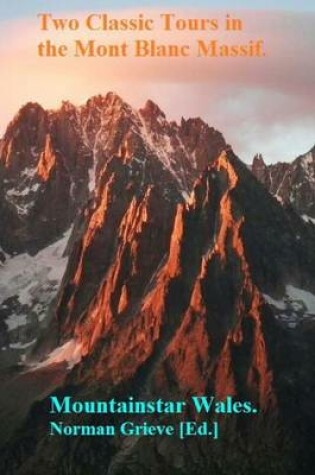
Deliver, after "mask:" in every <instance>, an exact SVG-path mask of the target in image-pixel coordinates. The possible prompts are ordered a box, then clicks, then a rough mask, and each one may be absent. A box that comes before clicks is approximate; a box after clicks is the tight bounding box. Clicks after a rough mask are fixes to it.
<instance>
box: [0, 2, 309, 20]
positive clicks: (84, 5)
mask: <svg viewBox="0 0 315 475" xmlns="http://www.w3.org/2000/svg"><path fill="white" fill-rule="evenodd" d="M143 6H145V7H150V6H151V7H159V8H160V7H161V6H167V7H174V8H175V7H194V8H195V7H206V8H208V9H210V8H221V9H222V8H233V9H239V8H250V9H256V8H257V9H264V10H269V9H276V10H298V11H310V10H312V11H314V10H315V2H314V1H312V0H276V1H275V0H236V1H235V0H234V1H232V0H194V1H193V2H192V1H189V0H161V1H157V0H136V1H135V0H115V1H113V0H110V1H106V0H89V1H87V0H67V1H61V0H45V1H43V0H26V1H20V0H11V1H10V0H9V1H8V0H0V17H1V19H11V18H18V17H24V16H29V15H34V14H35V13H37V12H38V11H42V10H43V9H44V10H46V11H49V10H50V11H53V12H57V11H64V10H68V11H69V10H74V9H75V10H77V9H80V10H89V11H90V10H92V9H95V10H96V9H97V10H102V11H106V10H107V9H114V8H126V7H130V8H140V7H143Z"/></svg>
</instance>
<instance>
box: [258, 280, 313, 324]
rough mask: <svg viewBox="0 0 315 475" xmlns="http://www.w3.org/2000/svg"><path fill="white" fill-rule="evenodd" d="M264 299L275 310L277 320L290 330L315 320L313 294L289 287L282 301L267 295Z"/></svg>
mask: <svg viewBox="0 0 315 475" xmlns="http://www.w3.org/2000/svg"><path fill="white" fill-rule="evenodd" d="M264 299H265V301H266V302H267V303H268V304H269V305H271V307H272V308H273V310H274V313H275V316H276V318H277V319H278V320H279V321H281V322H282V323H283V324H284V325H286V326H288V327H289V328H296V326H297V325H298V324H299V323H301V322H302V321H303V320H305V319H311V320H315V295H314V294H312V293H311V292H308V291H306V290H303V289H299V288H297V287H294V286H293V285H287V286H286V290H285V295H284V296H283V298H282V299H281V300H276V299H274V298H273V297H271V296H270V295H267V294H264Z"/></svg>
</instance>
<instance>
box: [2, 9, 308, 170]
mask: <svg viewBox="0 0 315 475" xmlns="http://www.w3.org/2000/svg"><path fill="white" fill-rule="evenodd" d="M136 13H137V12H135V11H129V12H126V11H124V12H121V15H122V16H132V15H135V14H136ZM176 13H177V16H178V17H182V18H187V17H190V16H194V17H196V11H192V10H182V11H179V10H178V11H177V12H176ZM229 13H230V14H232V13H231V12H229ZM225 14H226V12H225V11H220V12H218V11H213V10H212V11H211V12H209V11H202V10H198V17H205V18H209V17H210V18H213V17H217V18H219V19H220V21H223V19H224V17H225ZM233 14H234V15H235V16H238V17H241V18H242V20H243V22H244V30H243V31H241V32H233V33H224V32H223V31H220V32H219V33H218V32H213V31H212V32H211V31H209V32H205V33H198V34H196V33H192V32H190V33H187V32H185V31H184V32H178V31H177V32H172V33H171V34H166V33H163V34H162V33H161V32H159V31H156V32H155V33H153V34H152V33H143V38H145V37H147V38H150V39H151V38H154V39H155V40H156V41H159V42H160V43H162V42H163V43H168V42H171V43H174V42H175V41H176V42H179V43H184V44H186V43H187V42H189V43H191V44H194V42H195V40H196V39H197V38H202V39H204V40H205V41H210V40H213V39H217V40H219V41H221V42H229V43H234V42H235V43H247V42H248V41H249V40H250V39H253V40H256V39H261V38H263V39H265V49H266V53H267V55H266V57H265V58H263V59H258V58H252V59H249V58H229V59H226V58H222V59H218V58H215V59H214V58H197V57H189V58H173V59H170V58H132V57H128V58H108V57H103V58H72V57H67V58H39V57H38V55H37V47H36V46H37V44H38V43H39V42H40V41H43V40H44V39H45V38H50V39H52V40H53V41H54V42H61V41H62V42H65V43H67V44H69V45H71V44H72V43H73V40H74V39H77V38H78V37H80V38H82V39H83V40H84V39H85V40H88V39H91V38H95V39H96V41H97V42H98V43H104V44H107V45H108V44H112V43H115V42H117V41H121V40H122V38H123V40H126V41H128V42H131V43H132V41H133V40H134V36H133V35H134V34H132V33H129V34H122V33H120V34H117V33H116V34H115V33H109V32H96V33H91V32H90V33H83V32H82V31H80V33H78V32H68V33H60V32H56V33H53V32H42V31H40V30H39V26H38V25H39V23H38V20H37V19H36V20H34V19H32V20H30V19H24V20H20V21H13V22H7V23H2V24H1V25H0V54H1V58H2V71H1V75H0V100H1V116H0V130H2V131H3V130H4V128H5V125H6V124H7V122H8V121H9V120H10V119H11V118H12V116H13V115H14V114H15V113H16V111H17V110H18V109H19V107H20V106H21V105H22V104H23V103H25V102H27V101H29V100H32V101H38V102H40V103H41V104H43V105H44V106H45V107H50V108H51V107H53V108H55V107H58V105H59V103H60V101H61V100H62V99H69V100H71V101H72V102H74V103H76V104H79V103H82V102H84V101H85V100H86V99H87V98H88V97H89V96H91V95H95V94H98V93H106V92H107V91H108V90H115V91H117V92H118V93H119V94H121V95H122V96H123V97H124V98H125V100H127V101H128V102H130V103H131V104H132V105H134V106H135V107H140V106H141V105H142V104H143V103H144V102H145V100H146V99H147V98H148V97H150V98H152V99H153V100H155V101H156V102H158V103H159V105H160V106H161V107H162V108H163V109H164V110H165V111H166V113H167V114H168V116H169V118H171V119H176V120H178V119H179V118H180V117H181V116H186V117H187V116H201V117H203V118H204V119H206V120H207V121H208V122H209V123H210V124H211V125H213V126H214V127H216V128H218V129H220V130H221V131H222V132H223V133H224V135H225V136H226V138H227V140H228V141H229V142H230V143H231V145H232V146H233V148H234V149H235V150H236V152H237V153H238V154H239V155H240V156H241V157H242V158H243V159H245V160H250V159H251V158H252V155H253V154H254V153H256V152H262V153H263V154H264V155H265V156H266V159H267V160H269V161H275V160H278V159H281V160H290V159H292V158H294V156H296V155H298V154H299V153H302V152H304V151H306V150H307V149H308V148H310V147H311V146H312V145H313V143H314V126H315V119H314V111H313V107H312V101H311V97H312V94H313V88H314V83H315V71H314V59H315V57H314V56H315V53H314V51H315V39H314V38H315V37H314V34H313V25H314V19H315V15H314V14H312V13H308V14H302V13H292V12H291V13H289V12H275V11H274V12H270V11H269V12H262V11H259V12H255V11H242V12H233ZM69 15H71V17H74V16H78V15H80V16H81V18H84V17H85V14H84V13H82V12H81V13H79V14H74V13H71V14H69ZM112 15H114V13H113V14H112ZM115 15H116V16H117V15H118V13H117V12H115ZM146 15H147V16H148V17H151V16H152V17H155V18H156V17H157V15H158V13H157V12H156V11H154V10H146ZM64 16H66V14H64ZM141 35H142V34H141ZM138 36H139V33H138Z"/></svg>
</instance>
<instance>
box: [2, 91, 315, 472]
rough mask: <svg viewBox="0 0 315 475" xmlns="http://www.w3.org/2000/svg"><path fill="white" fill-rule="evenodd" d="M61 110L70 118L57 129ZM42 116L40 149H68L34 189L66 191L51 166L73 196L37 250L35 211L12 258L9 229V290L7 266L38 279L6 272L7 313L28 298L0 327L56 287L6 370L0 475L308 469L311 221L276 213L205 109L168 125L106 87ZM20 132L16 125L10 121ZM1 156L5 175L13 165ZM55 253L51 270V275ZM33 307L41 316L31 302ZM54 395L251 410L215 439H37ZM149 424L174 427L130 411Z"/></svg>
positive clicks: (39, 171)
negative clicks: (203, 116) (229, 402)
mask: <svg viewBox="0 0 315 475" xmlns="http://www.w3.org/2000/svg"><path fill="white" fill-rule="evenodd" d="M32 107H33V106H32ZM64 110H66V111H67V114H68V115H67V117H68V118H67V120H66V121H65V123H63V122H62V124H63V125H62V126H60V128H59V129H58V127H57V126H56V124H57V123H59V121H60V120H61V119H60V115H61V116H62V115H63V112H62V111H64ZM44 114H46V116H45V117H47V118H46V119H45V120H46V121H47V124H48V125H47V127H48V129H47V130H52V131H54V134H52V137H51V139H48V142H49V143H50V144H57V143H58V144H60V145H58V146H57V145H49V147H48V149H49V150H50V152H49V153H48V152H47V153H46V148H47V139H46V140H45V141H43V145H42V146H43V150H42V151H41V152H40V153H39V155H38V156H37V162H36V164H34V166H33V168H35V166H36V173H35V175H34V176H35V177H36V179H37V180H39V181H40V180H41V178H40V177H41V176H42V175H43V174H44V176H46V177H47V182H48V183H51V185H49V186H48V185H45V183H47V182H46V181H45V182H42V181H40V183H41V186H44V190H46V189H49V190H52V189H53V190H55V191H56V187H57V188H58V186H59V185H60V186H62V187H65V188H66V189H67V190H68V191H69V189H68V188H67V181H64V182H61V181H57V182H56V181H55V180H56V176H57V175H58V173H57V171H56V174H51V172H50V170H53V169H55V167H57V168H58V166H60V167H61V168H60V169H64V170H67V173H68V175H67V176H68V177H69V182H70V181H71V180H72V183H73V187H72V188H73V190H77V191H75V196H77V199H75V200H72V199H71V196H74V195H71V193H70V191H69V194H68V195H67V196H68V200H64V204H65V208H67V213H61V215H60V213H59V211H58V207H56V208H55V207H52V212H55V213H56V214H55V218H56V221H57V222H58V226H59V225H60V227H58V232H57V227H56V226H55V228H54V230H55V234H54V235H53V232H52V230H51V232H50V236H49V238H48V237H46V235H42V236H41V237H40V240H38V241H37V242H38V243H39V242H41V245H40V248H39V244H38V249H34V247H32V246H30V245H29V242H30V241H29V240H28V239H26V238H25V236H26V234H27V232H28V233H29V235H30V234H31V232H33V230H34V229H37V231H36V232H40V231H39V230H40V227H37V228H35V225H34V226H31V225H29V227H27V223H28V222H29V220H31V219H32V220H35V221H36V220H39V216H38V215H32V213H31V212H27V213H25V215H23V222H24V224H25V223H26V224H25V226H26V229H27V231H25V234H23V236H22V234H21V233H17V240H16V241H15V242H14V245H15V246H16V249H15V251H14V252H15V253H16V252H17V254H13V255H10V254H9V252H10V249H9V248H8V245H7V242H8V241H7V240H6V238H5V235H4V234H3V237H2V241H1V246H2V249H3V256H4V257H3V260H4V262H3V265H2V268H0V279H1V281H0V282H1V284H2V285H3V283H4V282H7V279H8V274H5V272H6V270H7V269H12V268H15V269H20V268H21V267H22V266H23V268H24V269H25V268H27V271H29V274H28V275H29V276H28V279H30V281H29V282H30V283H29V284H28V285H27V284H26V283H25V282H24V283H23V284H21V282H22V281H21V276H20V274H21V273H19V272H18V271H16V274H14V273H12V271H10V272H9V274H10V276H11V280H12V284H11V285H10V286H7V287H8V288H10V289H13V290H12V292H14V293H15V294H14V295H15V299H13V300H14V301H15V305H16V301H18V303H19V305H20V306H21V305H23V304H24V305H26V303H25V301H28V306H27V307H23V309H21V308H19V311H20V312H22V310H23V312H24V314H22V313H19V314H18V317H17V316H15V317H13V316H12V315H11V317H6V319H5V322H7V321H8V318H11V321H15V320H14V318H15V319H18V320H22V317H21V316H22V315H24V319H26V320H27V319H28V318H29V315H30V308H31V307H32V305H34V304H35V300H36V298H37V299H38V296H37V294H38V293H40V292H38V291H39V287H38V286H39V284H40V282H41V279H42V278H43V282H47V279H48V283H49V282H50V284H49V286H48V287H49V288H50V294H49V295H50V301H49V305H48V304H47V306H46V309H45V308H43V307H42V308H41V312H42V314H43V315H45V316H44V317H43V321H44V324H43V327H44V328H43V329H41V330H40V331H38V326H37V334H36V338H35V340H36V341H35V342H34V343H33V344H32V345H30V349H29V350H28V351H27V352H26V353H25V352H24V354H23V356H24V359H25V363H24V366H23V371H22V372H21V371H18V370H17V369H14V371H13V370H12V369H10V365H9V364H8V363H7V364H6V372H5V375H6V376H5V377H4V385H3V389H2V396H1V398H0V401H1V402H2V404H3V406H4V411H5V414H4V415H2V427H4V428H5V432H4V433H3V434H2V437H1V439H2V443H3V448H2V453H1V464H0V467H1V470H2V472H3V473H8V474H11V473H12V474H18V475H22V474H23V475H26V474H32V475H33V474H37V473H38V474H39V473H42V471H43V469H44V470H45V473H46V474H47V475H50V474H51V475H53V474H58V475H59V474H60V475H61V474H62V475H65V474H70V473H71V474H78V475H79V474H86V473H95V474H96V475H97V474H108V475H122V474H149V473H150V474H159V473H168V474H173V473H174V474H175V473H176V474H178V475H179V474H183V475H184V474H187V475H188V474H191V475H192V474H195V475H197V474H203V473H215V474H216V475H220V474H227V475H229V474H232V473H233V474H234V473H239V474H242V475H249V474H252V473H257V474H261V475H263V474H268V475H273V474H277V475H278V474H281V475H288V474H296V473H297V470H298V473H301V474H303V475H307V474H310V473H312V469H313V462H314V460H313V458H312V457H313V451H312V438H311V437H310V436H309V434H313V433H314V428H315V419H314V414H315V407H314V402H313V398H312V397H311V394H312V391H313V390H315V388H314V381H315V378H314V364H313V363H314V357H315V354H314V339H315V323H314V319H315V305H314V302H315V276H314V271H313V269H314V265H315V248H314V242H315V228H314V226H313V224H312V223H309V222H306V221H305V220H303V219H302V218H301V217H300V216H299V214H298V213H297V212H296V211H295V210H294V208H292V207H284V206H282V204H281V203H280V202H279V200H278V199H276V198H274V197H273V196H272V194H270V193H269V191H268V189H267V188H266V187H265V186H263V185H262V184H261V183H260V182H259V181H258V180H257V179H256V178H255V176H254V174H253V173H251V171H250V170H249V169H248V167H246V166H245V165H244V164H243V163H242V162H241V161H240V159H239V158H238V157H236V155H235V154H234V152H233V150H232V149H231V147H230V146H228V145H227V144H226V143H225V141H224V139H223V137H222V135H221V134H220V133H219V132H216V131H215V130H214V129H212V128H210V127H208V126H207V125H206V124H205V123H203V122H202V121H201V120H200V119H190V120H187V121H185V120H182V121H181V124H180V125H178V124H176V123H168V122H167V120H166V118H165V115H164V114H163V112H162V111H161V110H160V109H159V107H158V106H157V105H156V104H153V103H152V102H151V101H148V102H147V104H146V105H145V107H144V108H143V109H140V111H135V110H133V109H132V108H131V107H130V106H129V105H127V104H126V103H124V101H122V99H121V98H119V97H118V96H116V95H114V94H113V93H110V94H108V95H107V96H106V97H96V98H93V99H91V100H90V101H88V103H87V104H86V105H85V106H83V107H81V108H74V107H73V106H70V105H69V104H66V105H64V106H63V108H62V109H61V111H57V112H47V113H44ZM69 117H71V118H72V119H71V121H70V119H69ZM44 122H45V121H44ZM13 123H14V121H13ZM69 123H70V124H72V125H71V127H73V129H71V130H76V131H79V132H77V135H75V136H76V137H77V139H76V140H78V141H79V140H82V143H83V144H81V145H82V147H81V146H80V150H83V146H84V147H86V148H85V149H84V150H85V152H84V153H86V154H85V155H84V157H85V159H83V158H82V157H81V161H80V159H79V156H78V154H77V153H76V154H73V155H71V154H70V152H69V155H68V154H67V150H73V149H74V148H75V147H74V148H72V147H71V146H70V145H67V146H66V143H68V142H67V141H68V139H69V134H68V133H67V132H66V131H67V130H68V129H67V127H70V125H69ZM23 124H24V122H23ZM66 124H68V125H66ZM73 124H75V125H73ZM32 127H33V126H32ZM18 129H19V130H22V129H23V127H22V123H20V122H19V126H18ZM64 129H65V130H64ZM8 130H9V131H10V130H12V124H11V125H10V126H9V128H8ZM58 131H59V132H58ZM80 131H81V132H80ZM13 135H14V134H13ZM6 136H11V135H10V134H8V132H7V133H6V135H5V139H4V141H5V140H6ZM27 136H29V135H27ZM46 136H47V133H46ZM61 137H63V139H64V141H62V139H61ZM65 137H67V140H66V139H65ZM71 137H73V136H72V135H71ZM57 141H58V142H57ZM25 147H26V146H25ZM51 147H54V153H51ZM67 147H69V148H67ZM89 147H90V148H89ZM75 149H76V150H78V149H77V148H75ZM2 150H6V151H7V150H8V147H6V148H5V147H3V149H2ZM86 150H90V152H91V155H88V154H87V152H86ZM6 153H7V152H6ZM51 155H54V156H55V159H53V160H52V162H51V160H50V158H49V159H48V157H51ZM3 156H4V155H3ZM15 156H16V155H15ZM70 156H71V157H72V158H71V159H70ZM44 157H45V158H44ZM73 157H76V158H73ZM90 157H91V158H90ZM28 158H29V156H28ZM34 159H35V157H34ZM72 159H73V163H72V161H71V160H72ZM84 160H86V162H85V161H84ZM89 160H91V163H92V164H91V163H90V162H89ZM13 161H14V160H13ZM9 162H10V161H9ZM79 162H80V163H81V165H80V166H78V169H76V166H77V164H78V163H79ZM2 163H3V164H4V165H3V167H4V168H5V167H6V165H5V164H6V163H7V160H5V159H3V160H2ZM17 163H20V162H19V161H17ZM51 163H53V165H52V166H50V164H51ZM70 163H71V164H72V165H70ZM23 164H24V162H23ZM58 164H60V165H58ZM65 164H67V166H65ZM19 166H21V165H19ZM23 166H24V165H23ZM17 169H19V168H17ZM43 170H45V171H44V172H43ZM78 170H80V172H79V171H78ZM82 170H85V171H84V173H83V172H82ZM4 173H7V175H6V178H4V180H9V179H10V180H11V182H10V186H13V183H14V176H15V175H14V173H13V171H11V172H10V173H11V175H10V176H11V178H8V176H9V171H8V170H6V169H5V170H4ZM16 173H17V174H18V173H21V172H19V171H17V172H16ZM60 173H61V172H60ZM61 175H62V173H61ZM62 176H63V175H62ZM70 177H71V178H70ZM77 177H80V178H78V180H81V181H78V182H77V181H76V179H77ZM51 180H52V182H51ZM15 183H16V185H15V186H18V184H19V180H18V179H16V182H15ZM52 183H54V185H52ZM57 183H58V186H57ZM80 183H81V184H80ZM46 187H47V188H46ZM70 188H71V187H70ZM10 189H11V188H10ZM84 189H85V191H84V192H83V191H82V190H84ZM68 191H67V193H68ZM44 192H46V191H44ZM50 192H51V191H50ZM47 193H48V191H47ZM73 193H74V191H73ZM7 196H8V192H6V193H5V194H4V199H5V200H7ZM25 196H26V193H25ZM9 197H10V194H9ZM58 197H59V193H58V192H57V191H56V199H58ZM36 200H39V202H40V197H39V196H38V197H37V198H36V199H35V201H36ZM23 203H24V204H25V206H26V203H27V202H26V201H24V202H23ZM43 203H44V202H43ZM8 206H9V208H10V210H11V211H12V213H14V212H16V213H17V214H18V210H19V208H18V206H21V202H19V204H18V203H17V202H14V201H12V200H11V201H10V202H8ZM43 206H44V204H43ZM31 216H32V217H31ZM65 216H66V217H67V220H68V221H67V220H66V219H65ZM30 222H31V221H30ZM18 229H20V228H18ZM7 232H9V231H7ZM66 242H67V244H66ZM11 245H13V244H11ZM19 246H20V247H19ZM65 247H66V250H65V252H64V249H65ZM18 249H19V250H18ZM11 252H12V251H11ZM52 256H53V257H52ZM33 258H34V259H36V262H37V263H39V268H40V269H41V268H45V265H47V267H48V270H47V271H46V274H43V275H42V274H39V273H38V267H36V265H35V267H34V269H35V270H30V269H31V265H30V262H31V260H32V259H33ZM32 262H33V261H32ZM34 262H35V261H34ZM55 262H59V265H60V267H58V269H59V270H58V272H59V274H58V278H57V276H56V278H55V280H54V281H53V283H52V282H51V279H52V276H51V272H52V269H54V270H55V271H56V270H57V268H56V267H55V264H54V263H55ZM52 263H53V266H52V267H50V266H51V264H52ZM1 272H2V274H1ZM36 272H37V273H36ZM1 275H4V276H5V277H4V278H3V277H2V278H1ZM22 275H23V274H22ZM31 275H35V276H36V282H37V289H34V288H33V280H31ZM41 275H42V277H41ZM14 285H15V287H14ZM52 287H53V289H52ZM35 290H37V292H36V291H35ZM12 297H13V296H11V300H12ZM26 297H27V298H26ZM46 301H48V299H47V296H46ZM5 302H6V303H5V304H4V305H5V308H4V310H6V311H7V313H6V315H7V314H8V312H10V311H12V312H13V311H15V312H16V307H13V306H12V305H11V307H10V305H8V297H7V298H6V301H5ZM10 302H11V301H10ZM10 302H9V304H10ZM14 308H15V310H14ZM2 311H3V310H2ZM32 312H33V313H34V314H36V309H35V310H34V308H33V307H32ZM45 312H46V313H45ZM11 346H12V343H11ZM8 359H9V360H10V358H9V357H8ZM22 388H23V398H21V397H20V393H21V391H22ZM52 391H54V393H55V394H58V395H59V396H60V397H62V396H64V395H71V396H73V397H74V398H75V399H76V400H79V401H80V400H81V401H84V400H88V401H91V400H110V399H111V398H113V397H114V398H116V399H118V400H126V399H127V398H128V397H130V396H134V397H135V398H136V399H139V400H147V401H152V400H155V399H158V398H163V399H165V400H185V401H186V400H189V398H190V397H191V396H192V395H203V394H207V395H215V397H216V398H218V399H220V400H221V399H222V400H225V398H226V397H228V396H233V397H234V398H235V399H236V400H237V399H241V400H245V401H251V402H252V403H253V404H254V405H255V406H256V407H257V408H258V409H259V415H258V416H256V417H250V416H248V415H247V416H246V415H242V414H239V415H238V416H237V415H234V416H221V417H219V420H220V426H221V430H222V434H221V437H220V439H219V441H211V440H209V439H208V438H203V437H200V438H199V437H198V438H188V439H185V440H183V441H180V440H179V439H176V438H169V437H154V438H151V437H141V436H140V437H131V438H130V437H126V438H124V437H118V436H116V437H114V438H97V437H96V438H90V437H80V438H77V437H74V438H67V439H66V440H65V438H62V437H51V436H50V435H49V434H48V433H47V427H48V421H49V419H51V416H50V415H49V410H48V409H49V408H48V400H47V396H48V395H49V394H50V393H51V392H52ZM14 407H17V408H18V410H15V411H14V409H13V408H14ZM186 416H189V417H190V418H194V417H195V415H194V414H190V413H189V414H186ZM200 417H201V416H200ZM200 417H199V420H200ZM197 419H198V418H197ZM207 419H209V416H207ZM57 420H59V421H62V422H63V423H64V424H78V423H82V421H84V423H86V424H93V423H97V424H100V423H103V422H100V421H102V416H96V415H93V414H87V415H86V416H85V417H83V416H82V417H81V416H78V415H75V414H72V415H68V416H62V415H60V416H58V417H57ZM122 420H123V417H122V416H121V415H119V414H115V415H108V416H106V423H113V424H115V425H117V424H119V423H120V422H121V421H122ZM144 420H145V421H146V422H148V421H149V422H152V423H157V422H159V423H161V422H163V423H169V422H170V421H173V418H172V416H167V415H166V416H165V415H164V416H161V418H159V419H158V421H157V419H156V416H154V415H152V416H148V417H147V418H144V417H142V416H141V415H139V416H137V417H136V421H137V423H143V421H144ZM201 420H202V417H201ZM227 447H228V450H227V449H226V448H227Z"/></svg>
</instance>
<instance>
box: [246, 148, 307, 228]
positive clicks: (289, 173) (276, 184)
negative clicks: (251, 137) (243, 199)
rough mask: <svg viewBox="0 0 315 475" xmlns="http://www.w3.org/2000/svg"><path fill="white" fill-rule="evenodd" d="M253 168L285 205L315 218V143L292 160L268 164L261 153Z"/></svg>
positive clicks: (255, 158) (259, 178) (264, 183)
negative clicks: (290, 161) (307, 150)
mask: <svg viewBox="0 0 315 475" xmlns="http://www.w3.org/2000/svg"><path fill="white" fill-rule="evenodd" d="M251 169H252V172H253V173H254V175H255V176H256V177H257V178H258V180H259V181H260V182H261V183H263V185H264V186H266V187H267V188H268V190H269V191H270V192H271V193H272V194H273V195H274V196H275V197H276V198H277V199H278V200H279V201H280V202H281V203H283V204H284V205H290V206H293V208H294V209H295V210H296V211H297V212H298V213H299V214H300V215H301V216H303V218H304V219H305V220H309V221H312V220H314V218H315V146H314V147H313V148H312V149H311V150H310V151H309V152H307V153H305V154H304V155H301V156H299V157H297V158H296V159H295V160H294V161H293V162H292V163H281V162H279V163H276V164H273V165H266V163H265V162H264V159H263V158H262V156H261V155H260V154H258V155H256V156H255V157H254V159H253V163H252V166H251Z"/></svg>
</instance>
